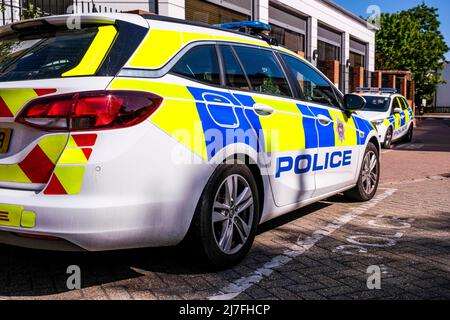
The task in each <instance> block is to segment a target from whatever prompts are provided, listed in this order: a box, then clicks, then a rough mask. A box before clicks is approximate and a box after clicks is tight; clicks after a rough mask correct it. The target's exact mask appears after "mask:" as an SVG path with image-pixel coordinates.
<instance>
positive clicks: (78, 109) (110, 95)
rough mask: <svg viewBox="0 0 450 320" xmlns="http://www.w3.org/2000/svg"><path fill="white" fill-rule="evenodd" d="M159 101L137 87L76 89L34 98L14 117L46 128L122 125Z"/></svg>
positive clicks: (140, 117) (151, 110) (141, 118)
mask: <svg viewBox="0 0 450 320" xmlns="http://www.w3.org/2000/svg"><path fill="white" fill-rule="evenodd" d="M162 101H163V99H162V98H161V97H160V96H157V95H154V94H152V93H148V92H140V91H94V92H79V93H72V94H65V95H58V96H50V97H45V98H38V99H36V100H33V101H31V102H30V103H29V104H28V105H27V106H26V107H25V108H24V110H23V111H22V112H21V113H20V114H19V116H18V117H17V120H16V121H17V122H19V123H23V124H25V125H28V126H32V127H35V128H38V129H41V130H48V131H85V130H103V129H116V128H125V127H130V126H133V125H136V124H138V123H140V122H142V121H144V120H145V119H148V117H150V115H152V114H153V113H154V112H155V111H156V110H157V109H158V107H159V106H160V105H161V103H162Z"/></svg>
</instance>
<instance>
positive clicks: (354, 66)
mask: <svg viewBox="0 0 450 320" xmlns="http://www.w3.org/2000/svg"><path fill="white" fill-rule="evenodd" d="M364 66H365V57H364V56H363V55H361V54H358V53H355V52H351V51H350V67H349V68H348V82H349V88H350V92H353V91H355V90H356V88H357V87H361V86H364V82H365V81H362V80H364V79H360V76H361V75H360V68H361V67H362V68H364ZM365 76H366V75H365V74H364V78H365Z"/></svg>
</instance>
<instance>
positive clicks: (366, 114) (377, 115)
mask: <svg viewBox="0 0 450 320" xmlns="http://www.w3.org/2000/svg"><path fill="white" fill-rule="evenodd" d="M356 114H357V115H358V116H360V117H362V118H364V119H367V120H369V121H372V120H378V119H383V118H385V117H386V114H385V112H374V111H361V110H358V111H356Z"/></svg>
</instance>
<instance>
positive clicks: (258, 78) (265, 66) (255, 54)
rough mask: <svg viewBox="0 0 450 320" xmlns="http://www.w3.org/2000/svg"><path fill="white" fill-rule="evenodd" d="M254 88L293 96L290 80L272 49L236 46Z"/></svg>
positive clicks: (274, 93) (268, 92)
mask: <svg viewBox="0 0 450 320" xmlns="http://www.w3.org/2000/svg"><path fill="white" fill-rule="evenodd" d="M234 48H235V50H236V53H237V55H238V57H239V60H240V61H241V63H242V65H243V66H244V71H245V73H246V74H247V77H248V78H249V80H250V84H251V86H252V90H254V91H257V92H260V93H265V94H271V95H278V96H288V97H292V93H291V90H290V88H289V83H288V80H287V79H286V76H285V75H284V72H283V70H282V69H281V66H280V64H279V63H278V60H277V59H276V57H275V55H274V53H273V52H272V51H270V50H264V49H259V48H258V49H256V48H250V47H244V46H235V47H234Z"/></svg>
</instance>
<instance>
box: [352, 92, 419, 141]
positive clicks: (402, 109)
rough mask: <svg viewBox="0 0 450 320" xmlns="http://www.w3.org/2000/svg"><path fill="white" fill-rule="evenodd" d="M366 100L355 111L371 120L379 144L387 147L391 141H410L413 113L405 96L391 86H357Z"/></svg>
mask: <svg viewBox="0 0 450 320" xmlns="http://www.w3.org/2000/svg"><path fill="white" fill-rule="evenodd" d="M356 91H357V92H358V93H360V94H361V95H362V96H363V97H364V99H365V100H366V104H365V106H364V108H363V109H362V110H359V111H358V112H357V113H358V114H359V115H361V116H363V117H365V118H366V119H368V120H370V121H372V123H373V124H374V125H375V126H376V128H377V130H378V137H379V139H380V143H381V145H382V146H383V147H384V148H386V149H389V148H391V145H392V142H394V141H398V140H404V141H406V142H410V141H411V140H412V137H413V131H414V115H413V111H412V108H411V107H410V105H409V103H408V101H407V100H406V98H405V97H404V96H402V95H400V94H398V93H397V90H396V89H393V88H357V89H356Z"/></svg>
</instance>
